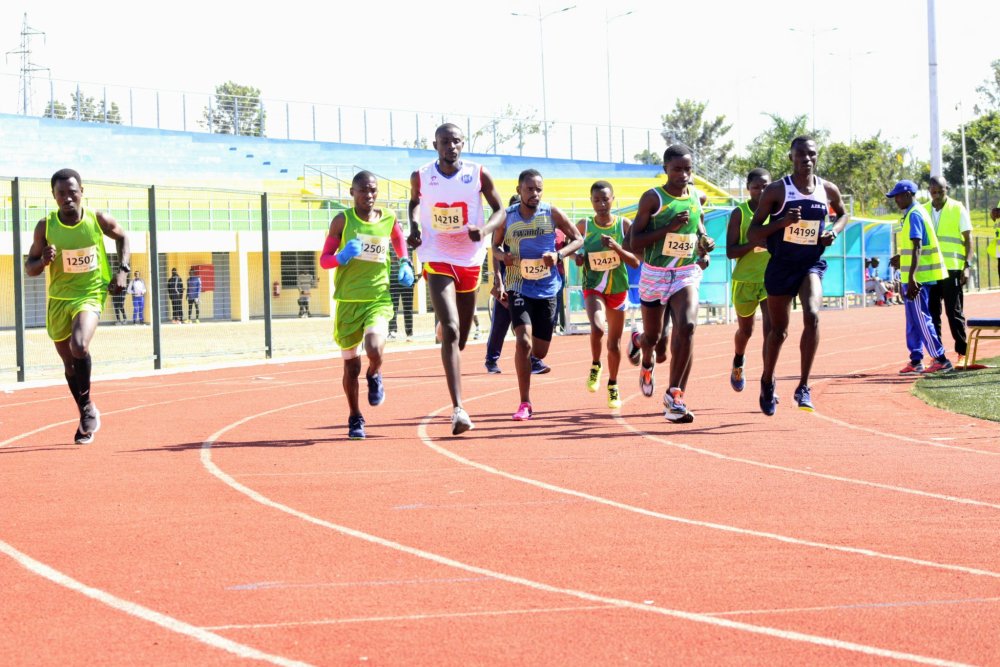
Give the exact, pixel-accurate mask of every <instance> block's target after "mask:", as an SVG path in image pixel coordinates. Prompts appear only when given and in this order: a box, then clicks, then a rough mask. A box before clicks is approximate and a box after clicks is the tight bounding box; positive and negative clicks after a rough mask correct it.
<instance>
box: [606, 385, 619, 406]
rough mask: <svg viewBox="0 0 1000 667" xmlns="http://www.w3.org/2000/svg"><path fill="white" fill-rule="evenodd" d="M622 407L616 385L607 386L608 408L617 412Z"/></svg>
mask: <svg viewBox="0 0 1000 667" xmlns="http://www.w3.org/2000/svg"><path fill="white" fill-rule="evenodd" d="M621 406H622V399H621V396H620V395H619V394H618V385H616V384H609V385H608V407H609V408H611V409H612V410H617V409H618V408H620V407H621Z"/></svg>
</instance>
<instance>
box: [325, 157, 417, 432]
mask: <svg viewBox="0 0 1000 667" xmlns="http://www.w3.org/2000/svg"><path fill="white" fill-rule="evenodd" d="M351 196H352V197H353V198H354V207H353V208H351V209H348V210H346V211H342V212H341V213H338V214H337V216H336V217H335V218H334V219H333V221H331V222H330V232H329V234H328V235H327V237H326V243H325V244H324V245H323V254H322V255H321V256H320V260H319V263H320V266H322V267H323V268H324V269H337V271H336V272H335V273H334V274H333V286H334V292H333V298H334V300H335V301H336V302H337V304H336V313H335V315H334V324H333V337H334V340H335V341H336V343H337V345H338V346H339V347H340V349H341V356H342V357H343V359H344V377H343V385H344V394H345V395H346V396H347V405H348V407H349V408H350V416H349V417H348V419H347V437H349V438H350V439H351V440H363V439H364V438H365V418H364V416H363V415H362V414H361V408H360V406H359V404H358V377H359V376H360V375H361V358H360V356H359V349H360V346H361V343H362V342H364V346H365V354H366V355H367V356H368V372H367V373H366V374H365V378H366V380H367V381H368V404H369V405H381V403H382V401H384V400H385V387H384V384H383V382H382V350H383V348H384V347H385V339H386V337H387V336H388V335H389V320H390V319H391V318H392V316H393V314H394V312H393V308H392V298H391V297H390V295H389V244H390V243H391V244H392V247H393V250H395V251H396V254H397V255H398V256H399V257H400V260H399V284H400V285H402V286H403V287H412V286H413V267H412V266H411V264H410V260H408V259H407V258H406V239H405V237H404V236H403V228H402V227H401V226H400V225H399V223H398V222H396V214H395V213H393V212H392V211H389V210H383V209H377V208H375V200H376V198H377V197H378V180H377V179H376V178H375V175H374V174H372V173H370V172H367V171H359V172H358V173H357V174H355V176H354V180H353V181H352V182H351Z"/></svg>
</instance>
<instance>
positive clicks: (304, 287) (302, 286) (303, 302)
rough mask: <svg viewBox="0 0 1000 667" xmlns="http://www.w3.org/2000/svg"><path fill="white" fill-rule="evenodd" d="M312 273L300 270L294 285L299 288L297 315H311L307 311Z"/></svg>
mask: <svg viewBox="0 0 1000 667" xmlns="http://www.w3.org/2000/svg"><path fill="white" fill-rule="evenodd" d="M313 280H314V278H313V275H312V274H311V273H308V272H306V271H304V270H303V271H300V272H299V277H298V279H297V281H296V285H297V287H298V288H299V300H298V304H299V317H312V313H310V312H309V290H311V289H312V287H313Z"/></svg>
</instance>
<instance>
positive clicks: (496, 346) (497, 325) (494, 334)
mask: <svg viewBox="0 0 1000 667" xmlns="http://www.w3.org/2000/svg"><path fill="white" fill-rule="evenodd" d="M508 331H510V309H509V308H506V307H505V306H502V305H500V302H499V301H497V300H496V299H494V300H493V317H492V318H490V337H489V339H488V340H487V341H486V361H487V362H496V361H497V360H498V359H499V358H500V353H501V352H503V339H504V337H505V336H506V335H507V332H508Z"/></svg>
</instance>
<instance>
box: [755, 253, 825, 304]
mask: <svg viewBox="0 0 1000 667" xmlns="http://www.w3.org/2000/svg"><path fill="white" fill-rule="evenodd" d="M810 273H815V274H816V275H818V276H819V277H820V280H822V279H823V274H824V273H826V260H825V259H821V260H819V261H818V262H816V263H815V264H787V263H783V262H776V261H774V259H773V258H772V259H771V261H770V262H768V263H767V269H765V270H764V289H766V290H767V293H768V295H770V296H797V295H798V293H799V289H800V288H801V287H802V282H803V281H804V280H805V279H806V276H808V275H809V274H810Z"/></svg>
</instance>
